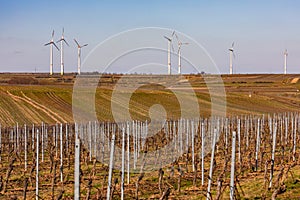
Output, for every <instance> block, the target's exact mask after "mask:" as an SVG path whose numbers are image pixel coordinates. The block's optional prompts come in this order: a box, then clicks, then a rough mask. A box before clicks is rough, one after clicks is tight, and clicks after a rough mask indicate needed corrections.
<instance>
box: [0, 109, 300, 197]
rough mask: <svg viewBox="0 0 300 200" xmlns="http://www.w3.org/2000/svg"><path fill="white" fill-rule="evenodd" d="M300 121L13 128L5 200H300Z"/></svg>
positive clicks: (8, 132)
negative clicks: (152, 131)
mask: <svg viewBox="0 0 300 200" xmlns="http://www.w3.org/2000/svg"><path fill="white" fill-rule="evenodd" d="M299 117H300V115H299V113H282V114H272V115H243V116H236V117H230V118H202V119H177V120H169V121H166V122H159V121H157V122H151V123H152V125H153V124H155V127H160V128H159V131H158V133H157V134H155V135H153V136H147V133H148V131H149V125H150V123H149V122H147V121H129V122H124V123H119V124H115V123H111V122H88V123H84V124H56V125H48V124H44V123H42V124H39V125H37V124H34V125H33V124H32V125H30V126H29V125H25V124H24V125H22V126H21V125H19V124H16V125H15V126H13V127H3V128H1V134H0V136H1V137H0V143H1V144H0V147H1V154H0V156H1V157H0V158H1V171H0V190H1V196H0V198H1V199H34V198H37V199H73V198H74V196H75V197H80V198H82V199H187V198H189V199H201V198H202V199H229V198H231V199H255V198H257V199H271V198H272V199H275V198H276V199H277V198H281V199H296V198H298V197H299V196H300V192H299V191H300V190H299V188H300V168H299V160H300V159H299V156H300V152H299V141H300V136H299V130H300V118H299ZM166 147H167V148H166Z"/></svg>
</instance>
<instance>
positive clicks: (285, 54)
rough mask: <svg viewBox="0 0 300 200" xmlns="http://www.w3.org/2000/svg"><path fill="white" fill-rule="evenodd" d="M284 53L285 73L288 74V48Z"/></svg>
mask: <svg viewBox="0 0 300 200" xmlns="http://www.w3.org/2000/svg"><path fill="white" fill-rule="evenodd" d="M283 55H284V74H286V71H287V56H288V52H287V49H285V51H284V53H283Z"/></svg>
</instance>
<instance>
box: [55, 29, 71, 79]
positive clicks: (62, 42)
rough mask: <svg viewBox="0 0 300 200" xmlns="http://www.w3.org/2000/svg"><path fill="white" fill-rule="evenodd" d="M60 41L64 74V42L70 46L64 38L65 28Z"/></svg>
mask: <svg viewBox="0 0 300 200" xmlns="http://www.w3.org/2000/svg"><path fill="white" fill-rule="evenodd" d="M57 42H60V75H64V42H65V43H66V44H67V45H68V46H69V44H68V42H67V41H66V40H65V38H64V28H63V31H62V35H61V39H60V40H58V41H57Z"/></svg>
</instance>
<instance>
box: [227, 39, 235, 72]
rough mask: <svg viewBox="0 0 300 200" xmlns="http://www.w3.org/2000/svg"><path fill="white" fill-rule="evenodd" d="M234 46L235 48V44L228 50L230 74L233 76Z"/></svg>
mask: <svg viewBox="0 0 300 200" xmlns="http://www.w3.org/2000/svg"><path fill="white" fill-rule="evenodd" d="M233 46H234V42H233V43H232V45H231V47H230V48H229V49H228V50H229V74H233V66H232V65H233V61H232V58H233V56H234V53H233V51H234V50H233Z"/></svg>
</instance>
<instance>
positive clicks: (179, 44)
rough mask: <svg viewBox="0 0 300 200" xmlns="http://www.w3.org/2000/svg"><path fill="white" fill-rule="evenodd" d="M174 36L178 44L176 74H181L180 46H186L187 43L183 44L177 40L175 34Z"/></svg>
mask: <svg viewBox="0 0 300 200" xmlns="http://www.w3.org/2000/svg"><path fill="white" fill-rule="evenodd" d="M175 36H176V39H177V42H178V74H181V46H182V45H188V44H189V43H187V42H184V43H183V42H181V41H180V40H179V39H178V36H177V34H175Z"/></svg>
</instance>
